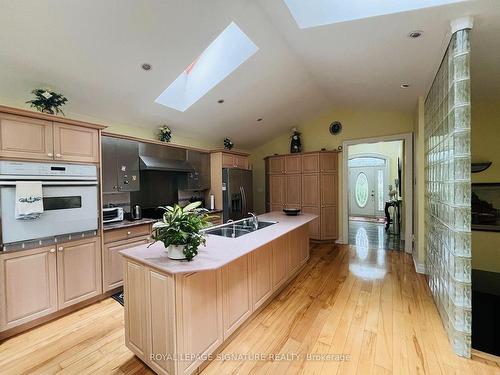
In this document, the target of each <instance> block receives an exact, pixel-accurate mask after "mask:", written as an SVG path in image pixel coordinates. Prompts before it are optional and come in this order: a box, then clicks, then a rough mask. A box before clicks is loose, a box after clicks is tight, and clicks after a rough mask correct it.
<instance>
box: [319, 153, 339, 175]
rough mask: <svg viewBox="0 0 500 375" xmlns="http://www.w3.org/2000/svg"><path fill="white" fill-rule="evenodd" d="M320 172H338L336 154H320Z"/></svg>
mask: <svg viewBox="0 0 500 375" xmlns="http://www.w3.org/2000/svg"><path fill="white" fill-rule="evenodd" d="M319 157H320V172H323V173H334V172H337V171H338V167H337V165H338V159H339V158H338V156H337V153H336V152H335V153H334V152H324V153H323V152H322V153H320V156H319Z"/></svg>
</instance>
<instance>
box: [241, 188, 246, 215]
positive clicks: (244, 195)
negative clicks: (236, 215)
mask: <svg viewBox="0 0 500 375" xmlns="http://www.w3.org/2000/svg"><path fill="white" fill-rule="evenodd" d="M240 192H241V197H242V200H243V202H242V207H241V215H245V212H246V209H247V196H246V194H245V189H244V188H243V186H240Z"/></svg>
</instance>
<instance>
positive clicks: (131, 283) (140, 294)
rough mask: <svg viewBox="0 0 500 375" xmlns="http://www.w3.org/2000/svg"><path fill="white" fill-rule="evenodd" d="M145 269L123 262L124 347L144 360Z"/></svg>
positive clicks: (145, 332) (145, 326) (135, 264)
mask: <svg viewBox="0 0 500 375" xmlns="http://www.w3.org/2000/svg"><path fill="white" fill-rule="evenodd" d="M145 272H146V271H145V268H144V266H142V265H141V264H138V263H135V262H133V261H131V260H130V259H126V260H125V267H124V276H125V280H124V289H123V292H124V294H125V311H124V315H125V345H127V347H129V348H131V349H132V350H134V352H135V353H139V354H140V355H141V356H142V357H143V358H144V359H145V353H146V346H147V324H146V321H147V313H146V296H145V293H144V290H146V287H145V275H144V274H145Z"/></svg>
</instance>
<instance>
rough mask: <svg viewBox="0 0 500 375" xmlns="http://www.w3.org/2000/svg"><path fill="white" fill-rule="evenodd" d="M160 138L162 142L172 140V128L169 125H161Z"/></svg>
mask: <svg viewBox="0 0 500 375" xmlns="http://www.w3.org/2000/svg"><path fill="white" fill-rule="evenodd" d="M158 139H159V140H160V141H162V142H170V140H171V139H172V130H170V128H169V127H168V126H167V125H163V126H161V127H160V133H159V134H158Z"/></svg>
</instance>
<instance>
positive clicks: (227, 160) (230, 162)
mask: <svg viewBox="0 0 500 375" xmlns="http://www.w3.org/2000/svg"><path fill="white" fill-rule="evenodd" d="M234 165H235V163H234V156H233V155H232V154H226V153H224V152H223V153H222V167H223V168H234Z"/></svg>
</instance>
